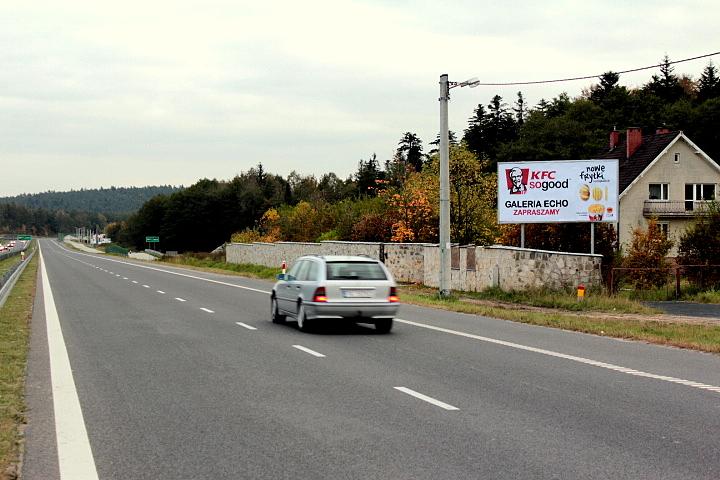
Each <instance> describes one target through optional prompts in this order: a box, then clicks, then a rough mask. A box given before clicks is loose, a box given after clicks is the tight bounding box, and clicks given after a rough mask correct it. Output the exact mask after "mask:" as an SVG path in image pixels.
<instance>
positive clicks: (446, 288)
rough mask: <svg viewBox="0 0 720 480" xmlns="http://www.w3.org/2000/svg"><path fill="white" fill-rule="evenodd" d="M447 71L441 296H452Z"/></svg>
mask: <svg viewBox="0 0 720 480" xmlns="http://www.w3.org/2000/svg"><path fill="white" fill-rule="evenodd" d="M449 97H450V84H449V82H448V76H447V73H446V74H443V75H440V296H441V297H448V296H450V152H449V147H448V100H449Z"/></svg>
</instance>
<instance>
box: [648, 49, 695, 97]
mask: <svg viewBox="0 0 720 480" xmlns="http://www.w3.org/2000/svg"><path fill="white" fill-rule="evenodd" d="M673 70H675V68H674V67H673V66H672V65H671V64H670V58H669V57H668V56H667V55H665V56H664V57H663V63H662V64H661V65H660V76H659V77H658V76H657V75H653V76H652V80H651V81H650V83H648V84H647V85H645V88H644V89H645V90H647V91H648V92H649V93H651V94H653V95H655V96H657V97H658V98H660V99H661V100H663V101H665V102H667V103H672V102H675V101H677V100H680V99H681V98H683V96H684V93H685V92H684V90H683V88H682V85H680V80H679V79H678V77H677V76H676V75H674V74H673Z"/></svg>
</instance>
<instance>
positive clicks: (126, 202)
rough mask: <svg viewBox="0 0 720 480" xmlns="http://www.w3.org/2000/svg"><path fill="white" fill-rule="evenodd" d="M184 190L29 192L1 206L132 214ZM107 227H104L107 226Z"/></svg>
mask: <svg viewBox="0 0 720 480" xmlns="http://www.w3.org/2000/svg"><path fill="white" fill-rule="evenodd" d="M182 188H183V187H174V186H171V185H159V186H148V187H114V186H113V187H110V188H98V189H93V188H90V189H84V188H83V189H80V190H70V191H69V192H55V191H47V192H42V193H32V194H29V193H25V194H22V195H16V196H13V197H2V198H0V203H4V204H10V203H12V204H16V205H22V206H25V207H30V208H34V209H38V208H39V209H45V210H53V211H54V210H63V211H66V212H72V211H81V212H88V213H102V214H105V215H107V214H112V215H114V216H122V215H125V216H127V215H130V214H131V213H134V212H136V211H137V210H138V209H139V208H140V207H141V206H142V205H143V204H144V203H145V202H147V201H148V200H150V199H151V198H153V197H154V196H156V195H168V194H171V193H174V192H177V191H178V190H181V189H182ZM103 227H104V225H103Z"/></svg>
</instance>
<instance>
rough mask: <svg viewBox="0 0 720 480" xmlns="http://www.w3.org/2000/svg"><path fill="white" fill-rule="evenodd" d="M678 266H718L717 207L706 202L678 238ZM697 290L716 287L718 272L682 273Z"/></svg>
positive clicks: (719, 225) (719, 221) (719, 279)
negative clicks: (693, 220)
mask: <svg viewBox="0 0 720 480" xmlns="http://www.w3.org/2000/svg"><path fill="white" fill-rule="evenodd" d="M678 263H679V264H680V265H720V206H719V205H718V204H717V203H716V202H710V203H709V204H708V205H707V208H706V209H704V210H702V211H701V212H699V213H698V214H697V216H696V217H695V223H694V224H692V225H690V226H689V227H688V228H687V230H686V231H685V233H684V234H683V235H682V237H680V245H679V247H678ZM686 271H687V273H688V276H689V277H690V279H691V280H693V281H694V282H695V283H697V284H698V285H699V286H700V287H701V288H708V287H712V286H715V287H716V288H717V287H720V268H704V269H703V268H692V269H686Z"/></svg>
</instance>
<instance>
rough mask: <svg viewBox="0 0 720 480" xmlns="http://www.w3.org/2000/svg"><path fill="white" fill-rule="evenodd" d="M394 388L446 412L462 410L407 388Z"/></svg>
mask: <svg viewBox="0 0 720 480" xmlns="http://www.w3.org/2000/svg"><path fill="white" fill-rule="evenodd" d="M394 388H395V390H399V391H401V392H403V393H407V394H408V395H411V396H413V397H415V398H419V399H420V400H423V401H425V402H428V403H432V404H433V405H435V406H436V407H440V408H443V409H445V410H460V409H459V408H457V407H453V406H452V405H450V404H449V403H445V402H441V401H440V400H437V399H435V398H432V397H428V396H427V395H423V394H422V393H420V392H416V391H415V390H410V389H409V388H407V387H394Z"/></svg>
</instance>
